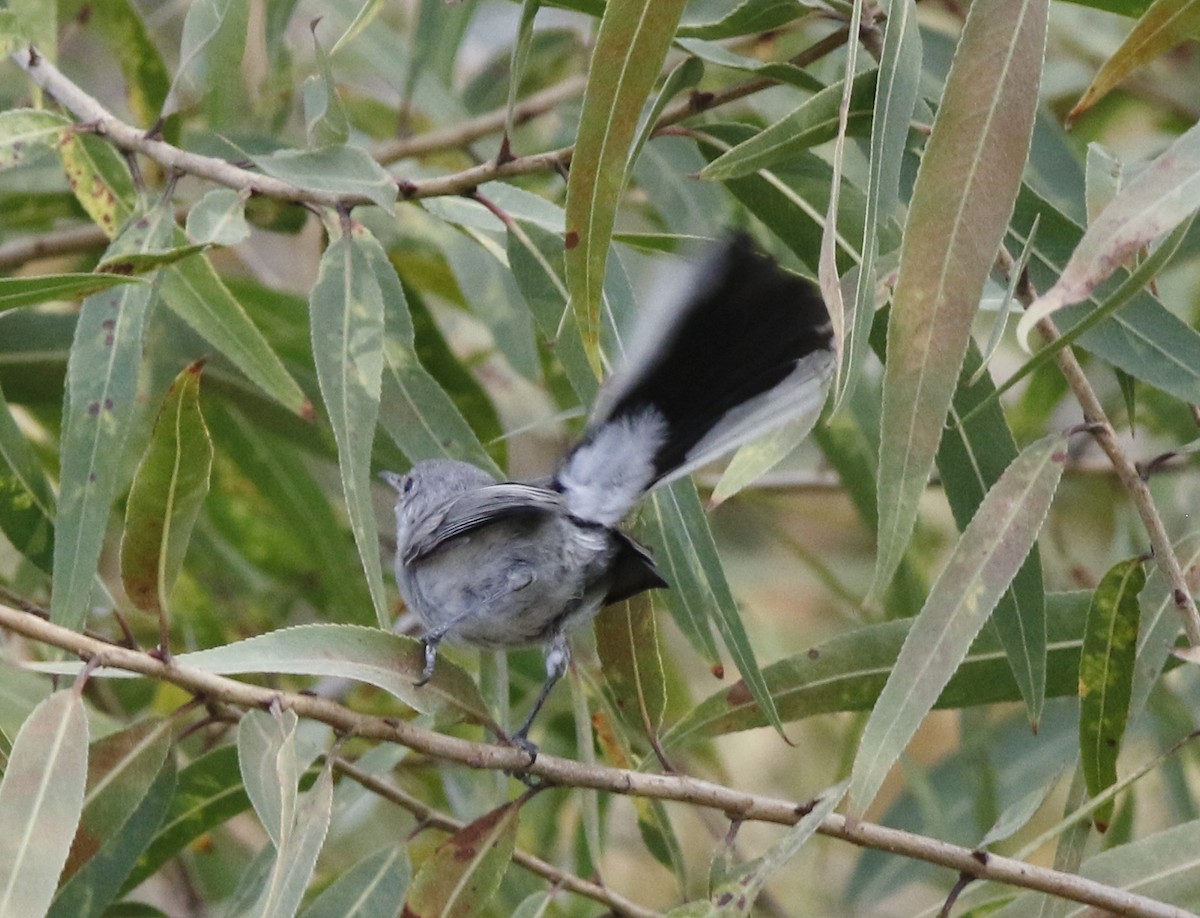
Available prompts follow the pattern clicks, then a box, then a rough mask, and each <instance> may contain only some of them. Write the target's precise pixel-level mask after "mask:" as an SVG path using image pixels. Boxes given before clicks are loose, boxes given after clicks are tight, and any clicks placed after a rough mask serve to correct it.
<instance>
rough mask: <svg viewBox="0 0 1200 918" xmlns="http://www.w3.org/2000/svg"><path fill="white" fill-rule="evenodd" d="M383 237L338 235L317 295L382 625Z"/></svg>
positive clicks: (320, 351) (316, 341)
mask: <svg viewBox="0 0 1200 918" xmlns="http://www.w3.org/2000/svg"><path fill="white" fill-rule="evenodd" d="M378 245H379V243H378V242H376V241H375V238H374V237H373V236H372V235H371V234H370V233H369V232H368V231H367V230H366V229H365V228H363V227H361V226H356V227H355V228H354V229H353V231H352V234H351V235H350V236H349V237H347V236H342V237H341V238H339V239H336V240H335V241H334V242H332V243H331V244H330V246H329V248H327V249H326V250H325V254H324V255H323V256H322V257H321V270H320V275H319V276H318V278H317V283H316V285H315V286H314V287H313V289H312V293H311V295H310V298H309V310H310V315H311V320H312V344H313V358H314V360H315V362H316V367H317V380H318V381H319V383H320V385H321V396H322V398H324V400H325V407H326V410H327V411H328V412H329V420H330V423H331V424H332V425H333V433H334V437H335V439H336V440H337V447H338V469H339V471H340V473H341V478H342V489H343V491H344V492H345V496H346V508H347V510H348V511H349V514H350V528H351V531H352V532H353V533H354V541H355V543H356V544H357V545H358V554H359V557H360V558H362V562H363V569H364V570H365V571H366V575H367V586H368V588H369V589H370V591H371V602H372V604H373V605H374V607H375V616H376V618H377V619H378V621H379V625H380V627H381V628H386V627H388V625H389V623H390V619H391V616H390V613H389V612H388V608H387V601H386V599H385V597H384V592H383V573H382V570H381V567H380V561H379V538H378V532H379V530H378V528H377V526H376V524H375V511H374V509H373V507H372V503H371V444H372V441H373V440H374V437H375V421H376V419H377V418H378V416H379V397H380V387H381V381H382V377H383V313H384V302H383V294H382V292H381V291H380V288H379V283H378V281H377V280H376V278H375V273H374V271H373V270H372V267H371V261H370V260H369V256H368V254H367V250H368V249H370V248H373V247H376V246H378Z"/></svg>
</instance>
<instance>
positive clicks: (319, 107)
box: [303, 22, 350, 147]
mask: <svg viewBox="0 0 1200 918" xmlns="http://www.w3.org/2000/svg"><path fill="white" fill-rule="evenodd" d="M316 26H317V23H316V22H314V23H313V24H312V35H313V48H314V50H315V52H316V56H317V66H318V67H320V73H314V74H313V75H312V76H310V77H309V78H308V79H307V80H305V81H304V88H303V93H304V130H305V133H306V134H307V136H308V145H309V146H310V147H324V146H338V145H341V144H344V143H345V142H346V140H347V139H348V138H349V137H350V119H349V118H348V117H347V115H346V106H345V105H343V104H342V97H341V96H339V95H338V91H337V82H336V81H335V80H334V78H333V62H332V61H331V60H330V59H329V55H328V54H326V53H325V48H324V47H323V46H322V45H321V40H320V39H319V38H317V28H316Z"/></svg>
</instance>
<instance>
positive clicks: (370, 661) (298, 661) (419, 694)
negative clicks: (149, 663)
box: [105, 625, 494, 729]
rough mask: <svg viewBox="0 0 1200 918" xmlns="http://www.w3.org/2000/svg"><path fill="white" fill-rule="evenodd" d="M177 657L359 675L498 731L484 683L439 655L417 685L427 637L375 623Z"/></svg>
mask: <svg viewBox="0 0 1200 918" xmlns="http://www.w3.org/2000/svg"><path fill="white" fill-rule="evenodd" d="M176 659H177V660H178V661H179V665H180V666H191V667H194V668H196V669H199V670H202V671H203V672H210V673H218V674H221V675H233V674H236V673H263V672H268V673H291V674H295V675H302V676H334V677H343V678H347V679H355V680H357V681H359V682H365V683H367V684H369V685H374V686H377V687H379V688H381V689H383V690H384V691H385V692H389V693H391V694H392V695H394V696H396V697H397V698H399V699H400V700H401V701H403V702H404V703H405V704H407V705H408V706H409V707H411V708H413V709H415V710H417V711H420V712H422V713H427V714H435V715H437V716H438V717H439V718H445V719H448V718H449V716H451V715H453V714H457V715H458V716H460V717H467V718H469V719H470V720H472V721H474V722H475V723H480V724H483V725H485V726H487V727H489V728H492V729H494V724H493V722H492V720H491V716H490V715H489V714H488V708H487V705H486V704H485V703H484V701H483V698H482V697H481V696H480V694H479V689H478V688H476V687H475V683H474V682H472V681H471V678H470V676H468V675H467V674H466V673H465V672H464V671H463V670H462V669H461V668H460V667H458V666H456V665H455V664H454V663H453V662H452V661H451V660H447V659H439V660H438V666H437V670H436V671H435V672H434V674H433V678H432V679H430V680H429V682H428V683H427V684H426V685H423V686H419V687H418V686H417V685H416V684H415V683H416V682H417V680H418V679H419V678H420V676H421V669H422V666H423V660H424V653H423V650H422V647H421V642H420V641H418V640H415V639H414V638H410V637H406V636H405V635H402V634H392V633H390V632H387V631H379V630H378V629H376V628H365V627H362V626H360V625H297V626H296V627H294V628H283V629H280V630H279V631H272V632H269V633H267V634H260V635H258V636H256V637H252V638H247V639H246V640H244V641H237V642H236V643H233V644H226V645H225V646H223V647H213V648H210V649H208V650H197V651H194V652H192V653H185V654H181V655H180V656H178V657H176ZM105 674H106V675H107V674H108V673H105Z"/></svg>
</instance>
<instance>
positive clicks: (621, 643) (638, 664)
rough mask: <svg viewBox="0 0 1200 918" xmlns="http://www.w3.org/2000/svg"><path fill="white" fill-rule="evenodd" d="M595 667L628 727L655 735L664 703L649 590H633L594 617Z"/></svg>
mask: <svg viewBox="0 0 1200 918" xmlns="http://www.w3.org/2000/svg"><path fill="white" fill-rule="evenodd" d="M595 629H596V651H597V653H598V654H599V655H600V671H601V672H602V673H603V674H604V681H605V682H607V683H608V687H609V690H610V691H611V692H612V694H613V697H614V698H615V699H616V707H617V711H618V713H619V714H620V715H621V716H622V717H623V718H624V719H625V722H626V723H627V724H628V725H629V727H630V728H631V729H633V730H635V731H638V732H644V733H645V734H646V735H647V736H651V737H657V736H658V734H659V732H660V730H661V728H662V722H663V715H664V714H665V712H666V707H667V685H666V675H665V674H664V672H663V661H662V651H661V648H660V647H659V641H658V625H657V622H656V621H655V618H654V611H653V609H652V608H651V605H650V597H649V596H645V595H642V596H635V597H634V598H633V599H630V600H628V601H626V602H621V603H617V604H616V605H613V606H609V607H608V608H606V609H604V610H602V611H601V613H600V615H598V616H597V617H596V621H595Z"/></svg>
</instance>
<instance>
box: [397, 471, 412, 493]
mask: <svg viewBox="0 0 1200 918" xmlns="http://www.w3.org/2000/svg"><path fill="white" fill-rule="evenodd" d="M412 489H413V479H412V475H405V476H404V481H402V482H401V483H400V493H401V494H408V493H409V492H410V491H411V490H412Z"/></svg>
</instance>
